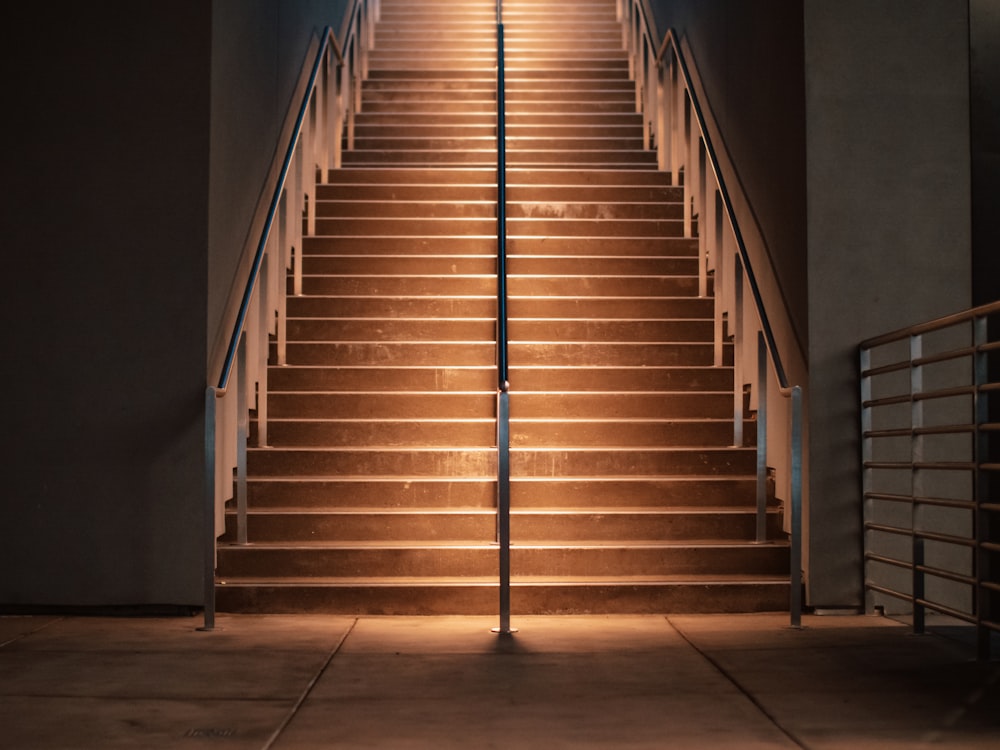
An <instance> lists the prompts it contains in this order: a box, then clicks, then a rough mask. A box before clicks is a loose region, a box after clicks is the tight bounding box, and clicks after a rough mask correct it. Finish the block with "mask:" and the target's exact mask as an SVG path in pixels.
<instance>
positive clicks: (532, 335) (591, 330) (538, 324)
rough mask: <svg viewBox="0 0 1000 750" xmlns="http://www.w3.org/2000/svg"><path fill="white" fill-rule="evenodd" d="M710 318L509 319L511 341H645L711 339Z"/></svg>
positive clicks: (711, 324)
mask: <svg viewBox="0 0 1000 750" xmlns="http://www.w3.org/2000/svg"><path fill="white" fill-rule="evenodd" d="M713 330H714V323H713V321H711V320H700V321H699V320H648V321H644V320H639V321H637V320H621V321H619V320H588V319H582V320H518V319H514V320H511V321H510V324H509V332H510V340H511V341H546V340H550V341H552V340H554V341H563V342H570V341H586V342H590V343H600V342H615V343H621V342H630V341H631V342H644V341H670V342H675V341H690V342H709V341H711V340H712V331H713Z"/></svg>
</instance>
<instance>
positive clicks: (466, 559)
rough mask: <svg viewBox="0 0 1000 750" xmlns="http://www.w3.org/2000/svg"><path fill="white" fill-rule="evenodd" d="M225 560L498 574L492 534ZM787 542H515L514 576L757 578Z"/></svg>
mask: <svg viewBox="0 0 1000 750" xmlns="http://www.w3.org/2000/svg"><path fill="white" fill-rule="evenodd" d="M218 555H219V560H220V565H224V566H225V568H226V569H227V570H229V571H230V575H231V576H240V577H244V576H245V577H258V576H266V575H269V574H271V572H272V571H274V570H282V571H284V575H286V576H289V577H305V576H322V577H344V576H346V577H361V576H394V575H396V576H398V575H399V572H400V571H406V575H408V576H418V577H451V578H458V579H461V578H464V577H467V576H472V577H490V576H492V577H495V576H496V575H497V552H496V548H495V547H494V546H493V545H492V544H490V543H489V540H488V539H484V540H479V543H477V544H422V545H417V544H409V545H403V544H402V543H401V544H399V545H398V546H394V545H388V544H385V545H378V546H376V545H368V544H365V545H360V544H359V545H357V546H348V545H347V544H344V545H337V546H331V545H322V544H312V545H308V546H306V545H299V546H289V545H284V544H273V545H272V544H262V543H256V544H254V545H251V546H235V545H233V546H229V545H220V547H219V550H218ZM787 557H788V550H787V547H786V546H785V545H783V544H779V543H765V544H760V545H753V546H750V545H747V544H737V543H726V542H714V541H713V542H705V543H701V544H695V543H680V542H678V543H659V544H649V545H643V544H620V545H612V544H594V545H590V546H584V545H557V544H533V545H512V548H511V575H512V576H513V575H517V576H545V577H547V578H554V577H560V576H572V577H575V578H586V577H590V576H650V577H653V576H665V575H706V574H716V575H719V574H725V573H727V572H729V571H732V570H740V571H743V572H745V573H752V574H755V575H773V576H777V575H781V574H783V573H785V572H786V571H787V565H788V560H787Z"/></svg>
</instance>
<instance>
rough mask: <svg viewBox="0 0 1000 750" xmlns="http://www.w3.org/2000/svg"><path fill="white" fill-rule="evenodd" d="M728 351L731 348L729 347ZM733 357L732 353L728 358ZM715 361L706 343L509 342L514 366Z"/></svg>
mask: <svg viewBox="0 0 1000 750" xmlns="http://www.w3.org/2000/svg"><path fill="white" fill-rule="evenodd" d="M727 351H728V350H727ZM730 359H731V352H729V353H728V354H727V360H730ZM714 361H715V355H714V346H712V345H711V344H704V343H659V342H642V343H627V342H626V343H622V342H604V343H600V344H594V343H588V342H570V343H566V342H561V341H551V340H549V341H538V342H519V341H514V342H511V344H510V363H511V365H512V366H513V367H525V366H531V367H542V366H548V367H553V366H555V367H565V366H570V365H576V366H579V367H600V366H608V365H610V366H616V367H639V366H652V367H664V366H671V367H677V366H704V367H707V366H710V365H712V364H713V363H714Z"/></svg>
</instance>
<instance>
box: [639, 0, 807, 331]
mask: <svg viewBox="0 0 1000 750" xmlns="http://www.w3.org/2000/svg"><path fill="white" fill-rule="evenodd" d="M650 5H651V6H652V8H653V11H654V16H655V18H656V25H657V28H658V29H659V31H660V33H661V34H663V33H665V32H666V30H667V29H668V28H671V27H672V28H673V29H674V30H675V31H676V32H677V34H678V36H679V37H680V38H681V39H682V40H686V41H687V43H688V44H689V45H690V49H691V53H692V56H693V58H694V64H695V66H696V67H697V69H698V73H699V75H700V76H701V79H702V82H703V84H704V87H705V92H706V94H707V97H708V102H707V103H703V104H707V106H708V107H709V108H710V109H711V111H712V114H713V116H714V117H715V119H716V121H717V122H718V124H719V129H720V130H721V132H722V134H723V143H722V144H717V145H721V146H722V147H723V148H724V149H725V151H726V152H727V153H728V155H729V157H730V158H731V159H732V162H733V167H734V169H735V170H736V173H737V174H738V176H739V181H740V183H741V184H742V188H743V190H744V191H745V192H746V194H747V196H748V199H749V201H750V209H751V211H752V213H753V216H754V218H755V219H756V222H757V224H758V226H759V228H760V232H761V234H762V235H763V238H764V243H765V245H766V249H767V253H768V255H769V256H770V258H771V263H772V264H773V266H774V268H775V270H776V272H777V274H778V277H779V281H780V282H781V286H782V291H783V294H784V297H785V303H786V306H787V308H788V312H789V315H790V316H791V319H792V322H793V325H794V326H795V329H796V335H797V336H798V338H799V344H800V346H801V347H802V348H803V350H804V348H805V346H806V344H807V342H808V326H807V324H806V320H807V303H806V263H805V252H804V250H805V245H806V223H805V216H806V196H805V190H804V185H805V159H806V152H805V83H804V78H803V54H804V53H803V30H802V23H803V16H802V3H801V2H794V1H790V0H752V1H750V2H748V0H650Z"/></svg>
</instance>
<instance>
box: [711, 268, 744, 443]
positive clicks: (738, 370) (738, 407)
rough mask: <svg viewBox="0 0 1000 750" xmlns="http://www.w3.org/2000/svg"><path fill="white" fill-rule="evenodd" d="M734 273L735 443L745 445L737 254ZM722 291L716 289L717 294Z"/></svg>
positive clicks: (740, 283)
mask: <svg viewBox="0 0 1000 750" xmlns="http://www.w3.org/2000/svg"><path fill="white" fill-rule="evenodd" d="M734 271H735V273H734V274H733V292H734V293H735V295H736V300H735V302H734V303H733V309H732V310H730V313H729V326H730V330H729V335H730V336H732V337H733V445H735V446H742V445H743V384H744V383H745V382H746V378H745V377H744V373H743V369H744V365H745V363H746V356H745V355H746V352H745V351H744V342H743V261H742V260H741V259H740V257H739V255H737V256H736V262H735V264H734ZM719 293H720V292H719V291H718V290H716V294H719Z"/></svg>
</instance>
